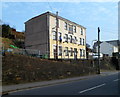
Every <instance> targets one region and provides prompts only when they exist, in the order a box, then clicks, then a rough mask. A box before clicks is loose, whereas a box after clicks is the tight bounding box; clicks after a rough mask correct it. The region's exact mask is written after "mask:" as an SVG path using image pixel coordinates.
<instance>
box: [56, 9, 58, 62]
mask: <svg viewBox="0 0 120 97" xmlns="http://www.w3.org/2000/svg"><path fill="white" fill-rule="evenodd" d="M57 59H58V11H57V12H56V60H57Z"/></svg>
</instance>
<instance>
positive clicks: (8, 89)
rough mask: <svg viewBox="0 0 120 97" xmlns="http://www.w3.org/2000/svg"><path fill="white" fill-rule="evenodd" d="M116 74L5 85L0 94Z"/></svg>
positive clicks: (108, 73) (105, 73)
mask: <svg viewBox="0 0 120 97" xmlns="http://www.w3.org/2000/svg"><path fill="white" fill-rule="evenodd" d="M115 73H117V71H116V72H101V74H100V75H97V74H96V75H88V76H81V77H73V78H66V79H60V80H51V81H42V82H32V83H25V84H17V85H7V86H3V87H2V94H3V95H6V94H7V93H12V92H17V91H21V90H22V91H23V90H27V89H34V88H39V87H45V86H51V85H59V84H62V83H69V82H74V81H79V80H83V79H89V78H94V77H97V76H107V75H112V74H115Z"/></svg>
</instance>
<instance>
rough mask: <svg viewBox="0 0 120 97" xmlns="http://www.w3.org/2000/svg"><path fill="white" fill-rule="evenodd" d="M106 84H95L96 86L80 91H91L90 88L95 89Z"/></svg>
mask: <svg viewBox="0 0 120 97" xmlns="http://www.w3.org/2000/svg"><path fill="white" fill-rule="evenodd" d="M104 85H105V83H104V84H101V85H98V86H95V87H92V88H89V89H86V90H83V91H80V92H79V93H84V92H87V91H90V90H93V89H96V88H99V87H102V86H104Z"/></svg>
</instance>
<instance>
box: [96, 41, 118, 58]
mask: <svg viewBox="0 0 120 97" xmlns="http://www.w3.org/2000/svg"><path fill="white" fill-rule="evenodd" d="M96 50H97V51H98V46H97V47H96ZM117 51H118V48H117V47H114V46H113V45H111V44H109V43H107V42H103V43H101V44H100V52H101V53H102V54H108V55H109V56H112V53H113V52H117Z"/></svg>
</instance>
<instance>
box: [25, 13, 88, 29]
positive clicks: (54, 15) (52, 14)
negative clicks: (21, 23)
mask: <svg viewBox="0 0 120 97" xmlns="http://www.w3.org/2000/svg"><path fill="white" fill-rule="evenodd" d="M42 15H51V16H53V17H56V14H54V13H51V12H49V11H48V12H45V13H43V14H41V15H38V16H35V17H33V18H31V19H29V20H28V21H30V20H33V19H35V18H37V17H40V16H42ZM58 18H59V19H61V20H64V21H68V22H71V23H73V24H75V25H77V26H80V27H83V28H84V29H86V28H85V27H84V26H82V25H79V24H77V23H75V22H72V21H70V20H68V19H65V18H63V17H61V16H58ZM28 21H26V22H28ZM26 22H25V23H26Z"/></svg>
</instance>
